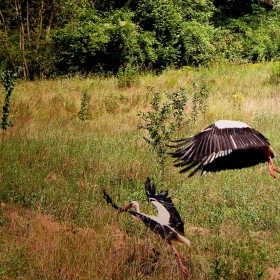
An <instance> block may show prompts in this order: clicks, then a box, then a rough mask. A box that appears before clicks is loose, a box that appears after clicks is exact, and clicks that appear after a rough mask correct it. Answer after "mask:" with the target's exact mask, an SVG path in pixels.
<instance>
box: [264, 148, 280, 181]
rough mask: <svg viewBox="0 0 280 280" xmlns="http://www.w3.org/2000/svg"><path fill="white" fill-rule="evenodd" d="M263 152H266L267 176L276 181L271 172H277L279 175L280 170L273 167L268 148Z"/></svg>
mask: <svg viewBox="0 0 280 280" xmlns="http://www.w3.org/2000/svg"><path fill="white" fill-rule="evenodd" d="M265 152H266V156H267V162H268V169H269V174H270V176H271V177H273V178H275V179H276V176H275V174H274V172H273V170H274V171H276V172H278V173H280V170H279V169H278V168H277V167H276V166H275V165H274V163H273V161H272V158H271V155H270V151H269V149H268V148H267V149H266V150H265Z"/></svg>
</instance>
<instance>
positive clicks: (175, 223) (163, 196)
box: [145, 178, 184, 235]
mask: <svg viewBox="0 0 280 280" xmlns="http://www.w3.org/2000/svg"><path fill="white" fill-rule="evenodd" d="M145 189H146V194H147V197H148V201H149V202H150V199H152V198H153V199H155V200H157V201H158V202H159V203H161V204H162V205H163V206H164V207H165V208H166V209H167V211H168V212H169V214H170V221H169V225H170V227H172V228H174V229H175V230H176V231H178V232H179V233H180V234H182V235H184V223H183V221H182V219H181V217H180V214H179V213H178V211H177V209H176V208H175V205H174V203H173V201H172V199H171V197H168V191H167V190H166V191H161V192H160V193H159V194H156V186H155V184H152V183H151V180H150V178H147V180H146V183H145Z"/></svg>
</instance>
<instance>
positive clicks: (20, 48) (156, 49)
mask: <svg viewBox="0 0 280 280" xmlns="http://www.w3.org/2000/svg"><path fill="white" fill-rule="evenodd" d="M279 11H280V10H279V0H275V1H268V0H250V1H249V0H246V1H245V0H244V1H239V0H227V1H217V0H214V1H210V0H195V1H193V0H184V1H182V0H180V1H169V0H137V1H136V0H130V1H116V0H98V1H88V0H75V1H69V0H67V1H62V0H57V1H53V0H35V1H21V0H2V1H1V2H0V42H1V43H0V62H1V63H0V68H2V69H4V70H13V71H15V69H16V67H18V66H21V67H22V69H23V75H24V77H25V78H26V79H28V80H34V79H38V78H45V77H50V78H53V77H58V76H72V75H75V74H77V73H79V74H83V75H88V74H92V73H94V74H96V73H103V74H104V73H105V74H107V75H110V74H117V75H118V76H119V77H122V76H123V75H126V76H127V77H128V76H130V79H131V80H130V81H129V80H126V81H125V83H124V81H123V80H122V79H119V82H120V85H125V86H126V85H129V84H130V83H131V82H136V81H135V80H134V78H135V77H137V75H135V74H137V73H139V72H147V71H154V72H155V73H160V72H162V71H163V70H164V69H167V68H168V67H170V66H172V67H178V68H181V67H183V66H192V67H193V66H201V65H204V66H205V65H210V64H213V63H214V64H215V63H217V62H221V61H223V60H227V61H231V62H235V63H247V62H260V61H272V60H273V61H275V60H277V61H278V60H279V50H280V40H279V38H280V36H279V34H280V17H279Z"/></svg>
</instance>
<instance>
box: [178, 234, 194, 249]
mask: <svg viewBox="0 0 280 280" xmlns="http://www.w3.org/2000/svg"><path fill="white" fill-rule="evenodd" d="M177 241H179V242H181V243H183V244H186V245H188V246H189V247H191V242H190V240H188V239H187V238H186V237H184V236H183V235H181V234H178V236H177Z"/></svg>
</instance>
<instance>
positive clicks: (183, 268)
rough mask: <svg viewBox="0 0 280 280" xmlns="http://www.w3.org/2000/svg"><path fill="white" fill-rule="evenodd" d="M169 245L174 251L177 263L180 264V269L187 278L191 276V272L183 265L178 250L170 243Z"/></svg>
mask: <svg viewBox="0 0 280 280" xmlns="http://www.w3.org/2000/svg"><path fill="white" fill-rule="evenodd" d="M169 245H170V246H171V248H172V249H173V251H174V253H175V256H176V259H177V262H178V264H179V266H180V268H181V269H182V272H183V273H184V274H185V275H186V276H189V275H190V272H189V270H188V269H187V268H186V267H185V266H184V265H183V263H182V260H181V257H180V255H179V253H178V251H177V249H176V248H175V247H174V246H173V245H172V244H171V242H169Z"/></svg>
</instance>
